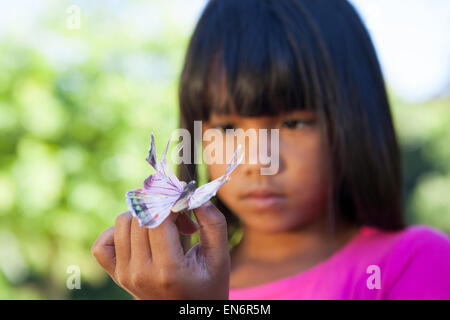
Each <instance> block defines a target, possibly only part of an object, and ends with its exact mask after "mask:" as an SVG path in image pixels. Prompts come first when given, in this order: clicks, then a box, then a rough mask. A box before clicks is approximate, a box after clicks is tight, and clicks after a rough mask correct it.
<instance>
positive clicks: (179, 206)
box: [172, 180, 197, 212]
mask: <svg viewBox="0 0 450 320" xmlns="http://www.w3.org/2000/svg"><path fill="white" fill-rule="evenodd" d="M196 188H197V186H196V182H195V180H192V181H191V182H189V183H188V184H187V185H186V186H185V187H184V191H183V192H182V193H181V195H180V197H179V198H178V200H177V201H176V202H175V204H174V205H173V207H172V211H173V212H180V211H184V210H187V209H188V208H189V200H190V198H191V196H192V195H193V194H194V192H195V189H196Z"/></svg>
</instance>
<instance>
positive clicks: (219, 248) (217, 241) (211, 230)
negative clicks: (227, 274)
mask: <svg viewBox="0 0 450 320" xmlns="http://www.w3.org/2000/svg"><path fill="white" fill-rule="evenodd" d="M194 214H195V216H196V218H197V221H198V223H199V225H200V233H199V242H200V247H201V248H202V250H203V252H204V254H205V257H206V259H207V261H208V262H210V263H211V264H217V265H221V264H223V263H224V262H227V261H228V259H229V251H228V235H227V222H226V219H225V217H224V215H223V213H222V212H220V210H219V209H217V208H216V206H215V205H214V204H213V203H212V202H211V201H207V202H206V203H205V204H204V205H202V206H201V207H198V208H196V209H194Z"/></svg>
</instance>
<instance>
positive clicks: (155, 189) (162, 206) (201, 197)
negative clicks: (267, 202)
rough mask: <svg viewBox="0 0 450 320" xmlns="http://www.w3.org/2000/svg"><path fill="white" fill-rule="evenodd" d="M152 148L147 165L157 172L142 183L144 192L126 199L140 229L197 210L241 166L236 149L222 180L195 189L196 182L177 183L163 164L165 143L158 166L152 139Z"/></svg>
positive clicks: (128, 194) (130, 194)
mask: <svg viewBox="0 0 450 320" xmlns="http://www.w3.org/2000/svg"><path fill="white" fill-rule="evenodd" d="M151 138H152V140H151V144H150V149H149V151H148V155H147V157H146V160H147V162H148V163H149V164H150V165H151V166H152V167H153V168H154V169H155V170H156V173H155V174H153V175H150V176H149V177H147V179H145V181H144V185H143V188H140V189H134V190H131V191H128V192H127V193H126V194H125V196H126V199H127V204H128V208H129V210H130V211H131V213H132V214H133V216H134V217H136V218H137V219H138V221H139V225H140V226H141V227H142V226H144V227H146V228H155V227H157V226H158V225H160V224H161V223H162V222H163V221H164V220H165V219H166V218H167V217H168V216H169V214H170V212H172V211H173V212H181V211H186V210H192V209H195V208H198V207H200V206H201V205H203V204H204V203H205V202H207V201H208V200H209V199H210V198H211V197H213V196H215V195H216V193H217V190H219V188H220V187H221V186H222V185H223V184H224V183H226V182H227V181H228V180H230V179H231V178H230V174H231V172H232V171H233V170H234V169H235V168H236V167H237V166H238V165H239V164H240V163H241V162H242V159H243V155H241V156H240V157H239V159H237V155H238V153H239V152H240V149H241V145H239V146H238V147H237V150H236V152H235V153H234V155H233V159H232V160H231V163H230V164H229V165H228V167H227V169H226V172H225V174H224V175H222V176H221V177H219V178H217V179H215V180H213V181H210V182H208V183H207V184H204V185H202V186H200V187H198V188H197V187H196V182H195V180H192V181H190V182H189V183H186V182H184V181H180V180H178V178H177V177H176V176H175V174H174V173H173V172H172V171H171V169H170V165H171V164H169V165H167V163H166V154H167V150H168V148H169V145H170V139H169V142H168V143H167V146H166V149H165V151H164V154H163V158H162V160H161V161H160V162H159V163H158V161H157V157H156V147H155V137H154V136H153V133H152V135H151Z"/></svg>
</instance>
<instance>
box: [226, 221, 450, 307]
mask: <svg viewBox="0 0 450 320" xmlns="http://www.w3.org/2000/svg"><path fill="white" fill-rule="evenodd" d="M229 299H230V300H239V299H240V300H253V299H261V300H297V299H312V300H315V299H334V300H346V299H367V300H368V299H446V300H447V299H450V237H449V236H448V235H446V234H445V233H444V232H442V231H440V230H437V229H434V228H432V227H429V226H422V225H414V226H409V227H407V228H405V229H404V230H401V231H395V232H393V231H390V232H389V231H382V230H380V229H376V228H373V227H368V226H364V227H362V228H361V229H360V231H359V233H358V234H357V235H356V236H354V237H353V239H352V240H350V241H349V242H348V243H347V244H346V245H345V246H344V247H343V248H341V249H340V250H338V251H336V252H335V253H334V254H333V255H332V256H331V257H330V258H328V259H327V260H325V261H323V262H321V263H319V264H317V265H316V266H314V267H312V268H310V269H308V270H306V271H303V272H301V273H299V274H297V275H293V276H290V277H285V278H282V279H279V280H276V281H273V282H270V283H265V284H261V285H257V286H253V287H248V288H237V289H230V295H229Z"/></svg>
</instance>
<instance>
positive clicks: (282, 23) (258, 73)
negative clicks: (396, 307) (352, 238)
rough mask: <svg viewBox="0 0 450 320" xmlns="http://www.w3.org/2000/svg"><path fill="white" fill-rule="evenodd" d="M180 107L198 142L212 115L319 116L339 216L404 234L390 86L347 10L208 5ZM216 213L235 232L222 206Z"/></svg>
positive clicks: (270, 0)
mask: <svg viewBox="0 0 450 320" xmlns="http://www.w3.org/2000/svg"><path fill="white" fill-rule="evenodd" d="M222 93H223V94H222ZM179 99H180V127H182V128H185V129H187V130H189V131H190V132H191V136H192V137H193V136H194V135H193V128H194V120H203V121H205V120H208V119H209V115H210V113H211V112H225V113H228V112H231V111H234V112H237V113H238V114H240V115H243V116H262V115H277V114H280V113H283V112H288V111H292V110H298V109H311V110H314V112H316V114H317V116H318V119H319V123H321V124H323V125H322V126H321V127H322V134H323V137H324V138H325V139H324V140H325V141H326V144H327V150H328V156H327V158H328V159H329V163H328V165H327V169H328V170H329V172H330V174H331V177H332V185H331V186H330V194H329V195H330V199H331V201H330V203H331V206H332V210H333V212H338V213H339V216H340V217H341V218H343V219H346V220H348V221H350V222H353V223H355V224H358V225H369V226H374V227H378V228H381V229H384V230H397V229H401V228H403V227H404V221H403V208H402V177H401V165H400V154H399V147H398V143H397V138H396V135H395V131H394V127H393V123H392V117H391V112H390V108H389V103H388V99H387V94H386V89H385V86H384V81H383V76H382V73H381V70H380V66H379V62H378V59H377V56H376V53H375V50H374V47H373V44H372V42H371V39H370V37H369V34H368V32H367V30H366V28H365V27H364V25H363V23H362V21H361V19H360V17H359V16H358V14H357V12H356V11H355V9H354V8H353V7H352V6H351V5H350V4H349V3H348V2H347V1H346V0H211V1H209V3H208V4H207V6H206V7H205V9H204V11H203V13H202V15H201V18H200V20H199V21H198V24H197V26H196V28H195V31H194V33H193V36H192V38H191V40H190V43H189V47H188V50H187V54H186V58H185V64H184V68H183V71H182V75H181V79H180V87H179ZM192 139H193V138H192ZM191 145H194V144H193V141H192V142H191ZM192 163H193V159H192ZM186 168H187V169H185V167H180V175H181V177H182V178H184V179H186V178H187V172H186V170H189V171H190V173H191V176H196V175H197V170H196V166H195V164H191V165H188V166H187V167H186ZM216 204H217V205H218V206H219V209H221V210H222V212H223V213H224V214H225V216H226V217H227V219H228V221H229V223H230V224H231V223H236V219H235V218H234V217H233V214H232V212H230V210H229V209H228V208H227V207H226V206H225V205H224V204H223V202H221V201H220V199H217V201H216Z"/></svg>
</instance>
